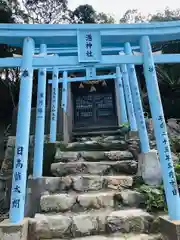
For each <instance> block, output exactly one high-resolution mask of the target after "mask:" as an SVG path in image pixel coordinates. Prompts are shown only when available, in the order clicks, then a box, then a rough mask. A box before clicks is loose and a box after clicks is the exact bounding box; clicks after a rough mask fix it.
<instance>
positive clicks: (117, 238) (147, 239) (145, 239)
mask: <svg viewBox="0 0 180 240" xmlns="http://www.w3.org/2000/svg"><path fill="white" fill-rule="evenodd" d="M127 239H128V240H162V237H161V236H160V235H147V234H138V235H135V234H116V235H114V234H113V235H109V236H98V235H97V236H90V237H83V238H74V239H73V240H127ZM43 240H44V239H43ZM54 240H55V239H54Z"/></svg>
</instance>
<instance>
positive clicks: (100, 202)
mask: <svg viewBox="0 0 180 240" xmlns="http://www.w3.org/2000/svg"><path fill="white" fill-rule="evenodd" d="M114 196H115V193H113V192H102V193H92V194H81V195H79V196H78V197H77V201H78V203H79V205H80V206H82V207H83V208H84V209H88V208H96V209H99V208H109V207H114Z"/></svg>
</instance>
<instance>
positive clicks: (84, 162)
mask: <svg viewBox="0 0 180 240" xmlns="http://www.w3.org/2000/svg"><path fill="white" fill-rule="evenodd" d="M131 162H136V163H137V161H136V160H134V159H131V160H129V159H127V160H119V161H118V160H116V161H99V162H90V161H77V162H53V163H51V165H55V164H56V165H58V164H59V165H77V164H86V165H95V164H97V165H98V164H99V165H116V164H121V163H131Z"/></svg>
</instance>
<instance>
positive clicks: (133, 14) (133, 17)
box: [119, 9, 147, 23]
mask: <svg viewBox="0 0 180 240" xmlns="http://www.w3.org/2000/svg"><path fill="white" fill-rule="evenodd" d="M146 21H147V19H146V17H145V16H143V15H142V14H141V13H140V12H139V11H138V10H137V9H129V10H127V11H126V12H125V13H124V15H123V16H122V18H121V19H120V21H119V22H120V23H141V22H146Z"/></svg>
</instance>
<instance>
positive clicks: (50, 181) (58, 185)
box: [43, 176, 72, 193]
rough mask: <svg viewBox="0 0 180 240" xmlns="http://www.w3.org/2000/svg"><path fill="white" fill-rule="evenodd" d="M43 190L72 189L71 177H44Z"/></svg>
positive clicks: (54, 191) (52, 191) (53, 191)
mask: <svg viewBox="0 0 180 240" xmlns="http://www.w3.org/2000/svg"><path fill="white" fill-rule="evenodd" d="M43 179H44V181H45V191H48V192H50V193H56V192H59V191H67V190H70V189H72V179H71V177H69V176H66V177H62V178H59V177H44V178H43Z"/></svg>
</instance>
